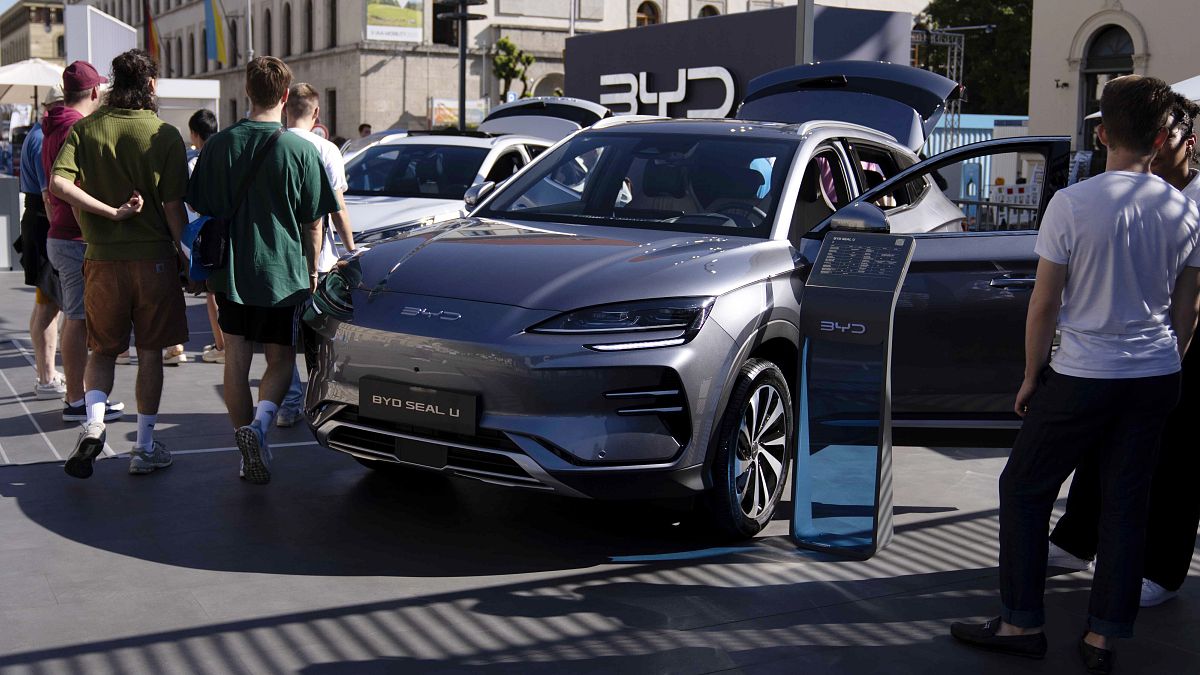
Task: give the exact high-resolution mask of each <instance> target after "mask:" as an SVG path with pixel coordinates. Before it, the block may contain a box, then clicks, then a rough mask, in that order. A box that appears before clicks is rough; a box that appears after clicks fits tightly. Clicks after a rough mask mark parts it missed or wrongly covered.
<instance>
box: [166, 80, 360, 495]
mask: <svg viewBox="0 0 1200 675" xmlns="http://www.w3.org/2000/svg"><path fill="white" fill-rule="evenodd" d="M291 83H292V71H291V70H290V69H289V68H288V67H287V65H286V64H285V63H284V62H283V61H280V60H279V59H277V58H274V57H270V56H265V57H260V58H256V59H253V60H251V61H250V63H248V64H246V93H247V94H248V95H249V97H250V103H251V108H250V117H249V118H247V119H243V120H241V121H240V122H238V123H237V124H234V125H233V126H231V127H229V128H227V129H225V130H224V131H222V132H220V133H218V134H216V135H215V136H213V137H212V138H210V139H209V140H208V141H207V142H206V143H205V144H204V152H202V153H200V158H199V160H197V162H196V168H195V170H194V171H193V173H192V177H191V180H190V181H189V182H188V191H187V203H188V204H189V205H190V206H191V207H192V209H193V210H195V211H196V213H198V214H200V215H202V216H213V217H221V218H225V219H228V220H229V221H230V227H229V241H228V244H227V245H228V256H227V258H228V262H227V264H226V265H225V266H224V268H222V269H219V270H214V271H213V273H212V275H211V276H210V277H209V289H210V290H212V291H213V292H214V293H215V294H216V298H217V317H218V318H217V321H218V323H219V324H220V327H221V333H222V334H223V336H224V340H225V407H226V408H227V409H228V410H229V418H230V421H231V422H232V423H233V426H234V428H235V429H236V431H235V433H234V438H235V440H236V442H237V447H238V450H239V451H240V452H241V455H242V466H241V470H240V472H239V474H240V475H241V477H242V478H244V479H246V480H248V481H250V482H251V483H257V484H264V483H268V482H270V480H271V466H270V462H271V451H270V446H269V444H268V443H267V432H268V431H269V430H270V429H271V426H272V423H273V422H274V420H275V414H276V413H277V412H278V411H279V404H280V402H281V401H282V400H283V396H284V394H285V393H286V392H287V390H288V386H289V385H290V384H291V381H292V369H293V368H294V367H295V363H296V347H295V345H296V332H297V328H298V326H299V323H298V322H299V318H298V313H297V312H298V309H299V307H300V304H301V303H302V302H304V300H305V299H307V298H308V296H309V293H310V292H311V291H312V290H313V289H314V288H315V286H316V281H317V254H318V253H319V252H320V249H321V234H322V231H321V224H322V219H323V218H324V217H325V215H326V214H329V213H333V212H334V211H337V210H338V202H337V195H336V194H334V192H333V189H332V188H331V187H330V185H329V179H328V177H326V174H325V168H324V166H323V165H322V164H321V159H320V157H319V156H318V155H317V151H316V149H315V148H314V147H313V145H312V144H311V143H309V142H307V141H305V140H304V139H303V138H300V137H299V136H297V135H295V134H287V133H282V124H281V119H282V112H283V106H284V103H286V102H287V98H288V87H289V86H290V85H291ZM244 181H248V182H246V183H245V185H246V186H247V187H246V189H245V192H244V193H245V195H246V196H245V199H244V201H243V202H242V203H240V204H239V203H235V202H237V199H238V195H239V193H241V192H242V185H243V182H244ZM255 343H260V344H262V345H263V351H264V353H265V354H266V357H267V370H266V372H265V373H263V376H262V380H261V384H260V385H259V390H258V405H257V407H254V406H253V398H252V396H251V393H250V361H251V359H252V357H253V355H254V345H255Z"/></svg>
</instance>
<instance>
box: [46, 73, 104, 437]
mask: <svg viewBox="0 0 1200 675" xmlns="http://www.w3.org/2000/svg"><path fill="white" fill-rule="evenodd" d="M106 82H108V79H107V78H105V77H103V76H101V75H100V73H98V72H96V69H95V68H94V67H93V66H92V64H90V63H88V62H87V61H76V62H75V63H72V64H71V65H69V66H67V68H66V70H64V71H63V105H61V106H57V107H54V108H51V109H50V110H49V111H47V113H46V119H45V122H44V127H43V129H44V133H45V138H44V139H43V140H42V166H43V167H44V168H45V171H46V176H47V181H48V180H49V176H50V173H51V167H53V166H54V160H55V159H57V158H58V153H59V151H60V150H61V149H62V147H63V144H65V143H66V142H67V136H68V135H69V134H70V133H71V128H72V127H73V126H75V123H76V122H78V121H79V120H81V119H83V118H84V117H87V116H88V115H91V114H92V113H93V112H95V110H96V108H98V107H99V106H100V85H102V84H104V83H106ZM46 212H47V215H49V217H50V233H49V235H48V238H47V241H46V254H47V257H48V258H49V259H50V264H51V265H53V266H54V269H56V270H58V276H59V279H60V280H61V283H62V311H63V315H64V317H63V318H64V321H63V329H62V340H61V343H60V345H59V348H60V349H61V350H62V360H63V374H64V376H65V379H66V383H67V399H66V402H65V404H64V406H63V413H62V419H63V422H65V423H69V422H83V421H84V420H86V419H87V411H86V410H85V407H84V401H83V398H84V397H83V394H84V389H83V372H84V370H85V369H86V367H87V358H88V345H87V323H86V321H85V316H84V310H83V256H84V251H85V250H86V249H87V242H85V241H84V240H83V233H82V232H81V231H80V229H79V222H78V221H76V220H75V213H74V211H73V210H72V209H71V206H70V205H69V204H67V203H65V202H63V201H62V200H61V199H59V197H58V196H57V195H55V194H54V193H53V191H50V192H48V194H47V195H46ZM124 408H125V406H124V405H122V404H120V403H111V402H109V403H108V404H107V407H106V408H105V410H104V419H105V420H106V421H112V420H115V419H119V418H120V417H121V415H122V411H123V410H124Z"/></svg>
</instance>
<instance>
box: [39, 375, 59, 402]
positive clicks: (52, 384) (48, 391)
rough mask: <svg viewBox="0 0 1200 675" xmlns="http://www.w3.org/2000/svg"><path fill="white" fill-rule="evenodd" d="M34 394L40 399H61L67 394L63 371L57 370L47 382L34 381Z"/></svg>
mask: <svg viewBox="0 0 1200 675" xmlns="http://www.w3.org/2000/svg"><path fill="white" fill-rule="evenodd" d="M33 395H34V397H35V398H37V400H39V401H53V400H60V401H61V400H62V398H63V397H64V396H66V395H67V380H66V377H65V376H64V375H63V374H62V373H59V372H56V373H54V376H53V377H51V378H50V381H49V382H47V383H45V384H42V383H41V382H34V384H33Z"/></svg>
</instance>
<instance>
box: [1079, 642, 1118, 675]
mask: <svg viewBox="0 0 1200 675" xmlns="http://www.w3.org/2000/svg"><path fill="white" fill-rule="evenodd" d="M1083 636H1084V637H1087V633H1084V634H1083ZM1079 658H1080V659H1081V660H1083V667H1084V668H1086V669H1087V671H1088V672H1089V673H1097V674H1098V675H1107V674H1108V673H1111V672H1112V671H1113V663H1114V662H1115V661H1116V660H1117V655H1116V654H1113V653H1112V650H1111V649H1101V648H1099V647H1093V646H1091V645H1089V644H1088V643H1087V641H1086V640H1084V639H1083V638H1079Z"/></svg>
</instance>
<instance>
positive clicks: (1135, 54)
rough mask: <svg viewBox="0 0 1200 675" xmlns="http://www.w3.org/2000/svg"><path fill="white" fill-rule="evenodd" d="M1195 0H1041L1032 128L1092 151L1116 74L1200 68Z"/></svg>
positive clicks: (1036, 8) (1177, 75)
mask: <svg viewBox="0 0 1200 675" xmlns="http://www.w3.org/2000/svg"><path fill="white" fill-rule="evenodd" d="M1198 21H1200V5H1198V4H1197V3H1196V0H1035V2H1034V4H1033V45H1032V53H1031V55H1030V63H1029V131H1030V133H1032V134H1068V135H1070V136H1072V138H1073V139H1074V144H1075V148H1076V149H1079V150H1093V149H1096V147H1095V143H1096V141H1095V138H1094V130H1095V125H1096V123H1095V121H1092V120H1085V119H1084V117H1086V116H1087V115H1088V114H1090V113H1093V112H1095V111H1097V110H1099V109H1100V92H1101V91H1102V90H1103V89H1104V84H1105V83H1106V82H1108V81H1109V80H1111V79H1112V78H1114V77H1118V76H1121V75H1128V74H1138V75H1151V76H1154V77H1158V78H1162V79H1163V80H1166V81H1167V82H1178V81H1180V80H1184V79H1187V78H1189V77H1193V76H1195V75H1200V58H1197V55H1196V26H1197V25H1198V24H1197V22H1198Z"/></svg>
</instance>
